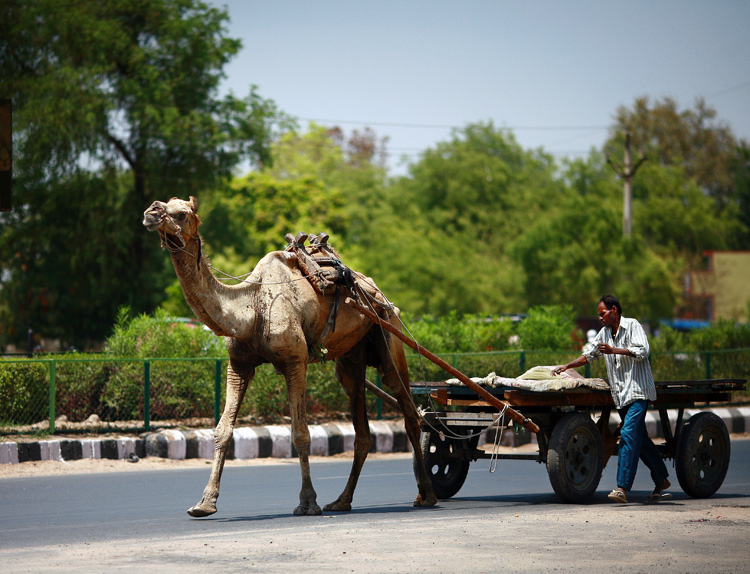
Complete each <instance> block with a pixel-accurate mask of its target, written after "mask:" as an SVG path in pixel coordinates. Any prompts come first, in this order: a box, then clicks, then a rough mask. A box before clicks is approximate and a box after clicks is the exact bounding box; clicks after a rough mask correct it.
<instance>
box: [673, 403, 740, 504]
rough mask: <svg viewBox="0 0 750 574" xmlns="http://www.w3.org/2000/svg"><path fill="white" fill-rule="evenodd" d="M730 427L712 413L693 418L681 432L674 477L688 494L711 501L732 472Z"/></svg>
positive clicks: (697, 415) (699, 414) (700, 414)
mask: <svg viewBox="0 0 750 574" xmlns="http://www.w3.org/2000/svg"><path fill="white" fill-rule="evenodd" d="M729 451H730V443H729V433H728V432H727V426H726V425H725V424H724V421H722V420H721V419H720V418H719V417H717V416H716V415H715V414H713V413H698V414H696V415H693V416H692V417H690V420H689V421H688V422H687V423H685V426H684V427H682V431H681V432H680V439H679V442H678V443H677V455H676V456H675V474H677V480H678V481H679V483H680V486H681V487H682V490H684V491H685V494H688V495H690V496H692V497H693V498H708V497H709V496H711V495H712V494H713V493H715V492H716V491H717V490H719V487H720V486H721V483H722V482H724V477H725V476H726V474H727V468H729Z"/></svg>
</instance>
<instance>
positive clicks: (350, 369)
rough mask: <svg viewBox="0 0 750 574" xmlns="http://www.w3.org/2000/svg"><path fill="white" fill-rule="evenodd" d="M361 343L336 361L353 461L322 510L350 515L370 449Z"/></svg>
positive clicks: (365, 366) (364, 368)
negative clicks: (345, 397)
mask: <svg viewBox="0 0 750 574" xmlns="http://www.w3.org/2000/svg"><path fill="white" fill-rule="evenodd" d="M362 345H363V344H362V343H359V344H358V345H357V346H356V347H355V348H354V349H352V350H351V351H349V353H347V354H346V355H344V356H343V357H339V358H338V359H336V377H337V378H338V380H339V381H340V382H341V384H342V385H343V386H344V389H345V390H346V393H347V394H348V395H349V405H350V408H351V413H352V422H353V423H354V461H353V462H352V470H351V472H350V473H349V480H348V481H347V482H346V486H345V487H344V490H343V492H342V493H341V494H340V495H339V497H338V498H337V499H336V500H335V501H334V502H331V503H330V504H326V505H325V506H324V507H323V510H333V511H339V512H344V511H349V510H351V509H352V500H353V498H354V489H355V488H357V481H358V480H359V474H360V472H361V471H362V466H363V465H364V464H365V460H366V459H367V453H368V452H370V446H372V436H371V434H370V424H369V423H368V420H367V402H366V397H365V370H366V368H367V365H366V364H365V353H364V348H363V346H362Z"/></svg>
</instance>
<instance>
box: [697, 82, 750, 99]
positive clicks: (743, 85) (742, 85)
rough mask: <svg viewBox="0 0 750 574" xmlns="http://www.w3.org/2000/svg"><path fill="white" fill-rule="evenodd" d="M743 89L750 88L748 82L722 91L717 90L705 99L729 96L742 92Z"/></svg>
mask: <svg viewBox="0 0 750 574" xmlns="http://www.w3.org/2000/svg"><path fill="white" fill-rule="evenodd" d="M745 88H750V82H745V83H744V84H737V85H736V86H732V87H730V88H725V89H723V90H719V91H718V92H714V93H713V94H709V95H707V96H706V99H707V100H710V99H712V98H717V97H719V96H723V95H724V94H729V93H731V92H737V91H739V90H744V89H745Z"/></svg>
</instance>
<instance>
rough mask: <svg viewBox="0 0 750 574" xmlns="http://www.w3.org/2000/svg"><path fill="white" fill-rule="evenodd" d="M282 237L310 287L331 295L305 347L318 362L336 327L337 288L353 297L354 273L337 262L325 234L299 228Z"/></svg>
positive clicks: (355, 293) (336, 254) (323, 357)
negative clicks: (315, 333)
mask: <svg viewBox="0 0 750 574" xmlns="http://www.w3.org/2000/svg"><path fill="white" fill-rule="evenodd" d="M308 237H309V239H310V245H309V246H308V247H306V246H305V241H306V240H307V239H308ZM285 238H286V240H287V242H288V245H287V246H286V248H285V249H284V251H290V252H292V253H294V254H295V255H297V264H298V265H299V268H300V270H301V271H302V274H303V275H304V276H305V277H307V280H308V281H310V284H311V285H312V286H313V289H315V291H317V292H318V293H320V294H321V295H329V294H332V295H333V301H331V307H330V309H329V311H328V319H327V321H326V324H325V327H323V332H322V333H321V334H320V337H318V340H317V341H316V342H315V343H312V344H311V345H310V346H309V351H310V357H314V358H315V359H317V360H318V361H321V362H322V361H325V360H326V359H327V354H328V350H327V349H326V348H325V340H326V337H328V334H329V333H332V332H333V331H334V330H335V329H336V316H337V315H338V310H339V300H340V295H341V293H340V292H341V287H344V288H345V289H347V290H348V292H349V296H350V297H353V298H355V299H356V298H357V290H356V289H355V285H354V282H355V279H354V274H353V273H352V270H351V269H349V268H348V267H347V266H346V265H344V264H343V263H342V262H341V260H340V259H339V256H338V253H336V250H335V249H333V247H331V246H330V245H329V244H328V234H327V233H321V234H319V235H312V236H308V235H307V233H304V232H302V231H300V232H299V233H297V235H296V236H294V235H292V234H291V233H287V234H286V236H285Z"/></svg>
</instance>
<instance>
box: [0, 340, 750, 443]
mask: <svg viewBox="0 0 750 574" xmlns="http://www.w3.org/2000/svg"><path fill="white" fill-rule="evenodd" d="M573 356H574V353H571V352H570V351H493V352H483V353H449V354H443V355H441V358H442V359H443V360H445V361H446V362H448V363H450V364H451V365H452V366H454V367H455V368H456V369H458V370H459V371H461V372H463V373H465V374H466V375H468V376H478V377H484V376H485V375H487V374H489V373H491V372H495V373H497V374H498V375H501V376H505V377H517V376H518V375H520V374H522V373H523V372H525V371H526V370H527V369H529V368H531V367H532V366H536V365H557V364H562V363H565V362H567V361H569V360H570V359H571V358H573ZM407 360H408V363H409V370H410V371H409V372H410V378H411V379H412V380H425V381H440V380H445V379H447V378H450V375H448V374H447V373H445V372H444V371H442V369H440V368H439V367H437V366H436V365H434V364H433V363H431V362H430V361H428V360H426V359H423V358H421V357H420V356H418V355H408V356H407ZM650 360H651V364H652V368H653V371H654V377H655V378H656V379H657V380H696V379H713V378H716V379H721V378H738V379H748V378H750V349H728V350H715V351H688V352H670V353H656V352H654V353H652V354H651V358H650ZM226 364H227V359H226V358H219V357H210V358H196V359H174V358H172V359H161V358H159V359H113V358H82V359H81V358H67V357H63V358H57V357H45V358H38V359H5V360H0V433H5V434H7V433H9V432H33V431H34V430H40V426H42V425H40V424H39V423H42V422H43V421H44V422H48V425H49V426H48V430H47V429H44V431H46V432H50V433H53V432H55V419H56V418H57V417H59V416H61V415H65V417H66V418H67V420H69V421H84V420H86V419H87V418H88V417H89V416H90V415H92V414H96V415H97V416H98V417H99V418H100V419H101V420H102V421H137V422H138V427H139V428H143V429H145V430H148V429H150V428H151V426H152V421H155V420H159V421H162V420H168V419H178V420H185V419H189V418H194V417H201V418H213V420H214V422H215V423H216V422H218V420H219V417H220V415H221V409H222V405H223V401H224V393H225V382H226ZM265 367H266V366H264V367H263V368H259V369H258V372H257V373H256V378H255V380H254V382H253V384H252V388H251V391H249V393H248V395H247V396H246V400H245V404H244V405H243V407H242V410H241V411H240V416H244V415H248V414H252V413H257V412H259V411H262V410H263V409H265V411H264V412H279V411H280V410H283V409H284V408H285V405H286V390H285V387H284V384H283V381H282V380H281V377H278V376H276V375H274V373H273V369H272V368H271V367H270V366H267V367H268V368H265ZM582 374H584V375H585V376H587V377H605V376H606V368H605V366H604V361H595V362H594V363H592V364H590V365H586V366H585V368H584V372H583V373H582ZM368 377H369V378H370V380H373V381H376V380H377V374H376V373H374V372H368ZM308 381H310V385H309V388H310V389H311V390H310V391H309V392H308V397H307V400H308V412H313V413H314V412H315V411H333V412H336V411H341V410H343V411H346V410H348V407H347V405H348V401H347V399H346V397H345V395H344V393H343V391H342V390H340V388H339V385H338V383H337V382H336V381H335V375H334V369H333V365H332V364H331V363H326V364H323V365H311V366H310V369H309V371H308ZM370 407H371V408H372V411H371V412H373V414H375V415H376V416H378V417H379V416H381V414H382V412H383V405H382V403H381V402H380V401H379V400H376V399H375V398H371V400H370ZM32 425H35V426H34V427H33V428H32ZM43 426H46V424H45V425H43ZM25 427H28V428H25Z"/></svg>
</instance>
